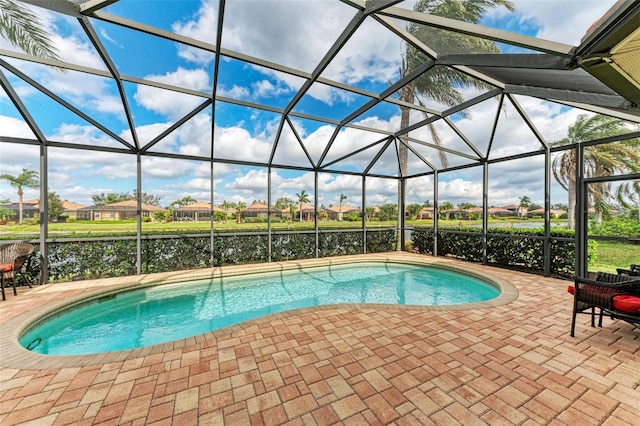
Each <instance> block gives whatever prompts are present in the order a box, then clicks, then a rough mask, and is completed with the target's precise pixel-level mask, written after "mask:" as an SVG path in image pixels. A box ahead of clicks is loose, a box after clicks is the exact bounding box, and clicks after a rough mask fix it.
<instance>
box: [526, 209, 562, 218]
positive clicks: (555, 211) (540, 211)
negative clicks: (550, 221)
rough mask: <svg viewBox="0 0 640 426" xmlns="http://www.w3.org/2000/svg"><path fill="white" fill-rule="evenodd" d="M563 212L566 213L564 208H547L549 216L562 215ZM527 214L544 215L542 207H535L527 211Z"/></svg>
mask: <svg viewBox="0 0 640 426" xmlns="http://www.w3.org/2000/svg"><path fill="white" fill-rule="evenodd" d="M563 214H567V211H566V210H558V209H549V217H550V218H557V217H560V216H562V215H563ZM527 215H529V216H531V217H533V216H544V209H536V210H531V211H528V212H527Z"/></svg>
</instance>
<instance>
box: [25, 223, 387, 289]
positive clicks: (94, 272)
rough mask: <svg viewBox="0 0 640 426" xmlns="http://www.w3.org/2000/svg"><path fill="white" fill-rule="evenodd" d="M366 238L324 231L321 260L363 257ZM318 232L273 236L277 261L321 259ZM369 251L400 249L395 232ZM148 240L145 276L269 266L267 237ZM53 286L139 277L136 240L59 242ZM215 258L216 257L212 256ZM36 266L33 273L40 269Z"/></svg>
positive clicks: (52, 256) (373, 242)
mask: <svg viewBox="0 0 640 426" xmlns="http://www.w3.org/2000/svg"><path fill="white" fill-rule="evenodd" d="M362 236H363V234H362V231H361V230H354V231H322V232H320V233H319V235H318V256H319V257H328V256H340V255H348V254H360V253H363V252H364V248H363V238H362ZM315 238H316V236H315V233H313V232H311V233H301V232H281V233H273V234H272V235H271V259H272V260H273V261H282V260H294V259H308V258H315V257H316V250H315V245H316V241H315ZM366 238H367V240H366V241H367V252H368V253H379V252H386V251H391V250H394V249H395V244H396V232H395V230H367V237H366ZM213 241H214V244H213V253H212V252H211V250H210V247H211V236H210V235H188V236H175V235H173V236H145V237H144V239H143V240H142V248H141V253H142V267H141V270H142V273H151V272H167V271H180V270H186V269H198V268H208V267H210V266H211V265H212V262H211V259H212V258H213V266H222V265H232V264H247V263H260V262H267V261H268V256H269V251H268V243H269V240H268V235H267V234H266V233H250V234H231V233H228V234H225V233H220V234H216V235H215V236H214V240H213ZM47 248H48V263H49V281H67V280H70V279H91V278H104V277H118V276H127V275H135V274H136V273H137V268H136V252H137V250H136V240H135V238H113V239H109V238H104V239H99V240H89V239H86V240H58V241H55V242H51V243H49V244H48V245H47ZM212 254H213V256H212ZM37 263H38V262H36V264H34V269H37V266H38V265H37Z"/></svg>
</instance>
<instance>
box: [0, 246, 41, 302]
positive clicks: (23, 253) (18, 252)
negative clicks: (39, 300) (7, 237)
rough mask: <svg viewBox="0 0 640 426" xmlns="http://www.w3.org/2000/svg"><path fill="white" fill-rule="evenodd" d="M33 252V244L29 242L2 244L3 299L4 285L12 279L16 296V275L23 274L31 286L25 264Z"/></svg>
mask: <svg viewBox="0 0 640 426" xmlns="http://www.w3.org/2000/svg"><path fill="white" fill-rule="evenodd" d="M32 253H33V246H32V245H31V244H29V243H11V244H4V245H2V246H0V265H2V269H3V270H4V271H3V272H2V300H5V294H4V286H5V285H6V283H7V280H9V279H10V280H11V284H12V286H13V294H14V296H15V295H17V294H18V292H17V291H16V276H17V275H21V277H22V279H23V280H24V282H25V283H26V284H27V285H28V286H29V287H31V283H30V282H29V279H28V278H27V277H26V276H25V275H24V266H25V263H26V262H27V259H29V257H30V256H31V254H32Z"/></svg>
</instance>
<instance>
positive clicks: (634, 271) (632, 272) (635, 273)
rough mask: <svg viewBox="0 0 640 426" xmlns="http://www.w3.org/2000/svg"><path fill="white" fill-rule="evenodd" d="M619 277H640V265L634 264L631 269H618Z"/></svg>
mask: <svg viewBox="0 0 640 426" xmlns="http://www.w3.org/2000/svg"><path fill="white" fill-rule="evenodd" d="M616 271H617V272H618V275H629V276H631V277H640V265H634V264H632V265H631V266H629V269H624V268H618V269H616Z"/></svg>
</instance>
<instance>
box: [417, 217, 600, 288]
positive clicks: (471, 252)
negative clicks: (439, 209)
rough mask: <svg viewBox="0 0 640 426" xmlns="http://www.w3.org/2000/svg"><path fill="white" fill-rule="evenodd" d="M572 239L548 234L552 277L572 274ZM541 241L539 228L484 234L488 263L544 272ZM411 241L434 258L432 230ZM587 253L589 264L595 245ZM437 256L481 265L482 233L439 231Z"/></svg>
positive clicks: (562, 232)
mask: <svg viewBox="0 0 640 426" xmlns="http://www.w3.org/2000/svg"><path fill="white" fill-rule="evenodd" d="M574 235H575V233H574V231H573V230H568V229H552V230H551V239H550V253H551V256H550V262H551V265H550V267H551V272H552V273H554V274H558V275H563V276H567V277H571V276H573V275H574V274H575V243H574V240H573V239H574ZM543 237H544V229H542V228H511V227H505V228H491V232H490V233H488V234H487V263H489V264H492V265H497V266H505V267H518V268H523V269H529V270H533V271H543V270H544V240H543ZM412 241H413V246H414V248H415V249H416V250H418V252H419V253H428V254H433V241H434V235H433V229H431V228H425V229H422V228H417V229H414V230H413V233H412ZM587 250H588V253H587V256H588V259H587V260H588V261H589V262H592V261H593V260H594V259H595V256H596V250H597V243H596V241H592V240H589V241H588V245H587ZM438 256H449V257H454V258H457V259H461V260H468V261H472V262H482V261H483V236H482V230H481V229H479V228H472V227H466V228H465V227H460V228H455V229H447V230H439V231H438Z"/></svg>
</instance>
